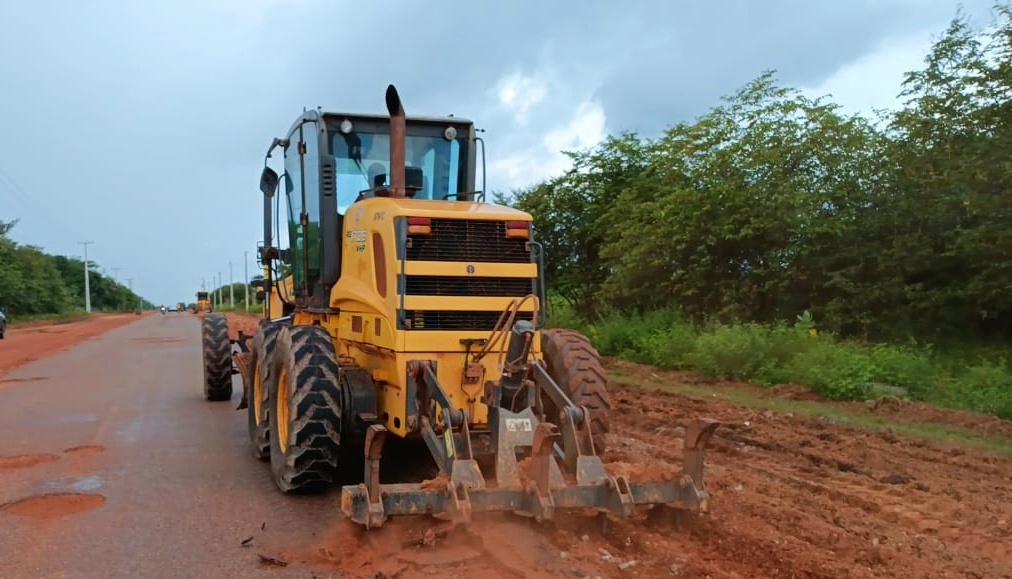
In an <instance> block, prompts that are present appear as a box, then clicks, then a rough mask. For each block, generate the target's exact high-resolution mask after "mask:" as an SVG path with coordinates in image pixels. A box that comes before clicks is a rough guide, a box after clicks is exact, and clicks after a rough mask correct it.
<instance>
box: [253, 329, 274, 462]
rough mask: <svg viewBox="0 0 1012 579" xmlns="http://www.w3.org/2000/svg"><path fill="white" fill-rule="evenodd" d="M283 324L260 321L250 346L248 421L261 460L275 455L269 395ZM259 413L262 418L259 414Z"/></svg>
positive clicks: (256, 451) (255, 455) (254, 448)
mask: <svg viewBox="0 0 1012 579" xmlns="http://www.w3.org/2000/svg"><path fill="white" fill-rule="evenodd" d="M280 329H281V324H279V323H277V322H270V321H264V322H261V323H260V327H259V328H257V332H256V334H254V335H253V344H252V347H251V348H250V358H249V372H247V375H248V376H249V380H250V385H249V392H248V393H247V396H248V397H249V400H248V404H247V406H246V417H247V420H246V424H247V427H248V430H249V441H250V446H251V447H252V449H253V456H254V457H255V458H256V459H257V460H267V459H268V458H270V455H271V440H270V432H269V429H270V404H269V403H268V400H269V397H268V396H267V384H269V383H270V380H269V378H270V376H271V364H270V362H271V355H272V354H273V353H274V344H275V343H276V342H277V339H278V331H279V330H280ZM258 414H259V418H258V417H257V415H258Z"/></svg>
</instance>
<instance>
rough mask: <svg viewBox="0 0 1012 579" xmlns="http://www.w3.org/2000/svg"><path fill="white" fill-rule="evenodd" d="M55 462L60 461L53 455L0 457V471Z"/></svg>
mask: <svg viewBox="0 0 1012 579" xmlns="http://www.w3.org/2000/svg"><path fill="white" fill-rule="evenodd" d="M57 460H60V457H58V456H56V455H55V454H19V455H15V456H0V470H13V469H16V468H28V467H31V466H36V465H39V464H46V463H49V462H56V461H57Z"/></svg>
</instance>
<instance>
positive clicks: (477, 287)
mask: <svg viewBox="0 0 1012 579" xmlns="http://www.w3.org/2000/svg"><path fill="white" fill-rule="evenodd" d="M533 284H534V280H532V279H530V278H522V277H471V276H466V277H463V276H461V277H457V276H454V277H442V276H435V275H409V276H407V279H406V280H405V286H404V295H408V296H476V297H495V298H503V297H507V298H522V297H524V296H526V295H527V294H530V293H532V292H533V291H534V285H533Z"/></svg>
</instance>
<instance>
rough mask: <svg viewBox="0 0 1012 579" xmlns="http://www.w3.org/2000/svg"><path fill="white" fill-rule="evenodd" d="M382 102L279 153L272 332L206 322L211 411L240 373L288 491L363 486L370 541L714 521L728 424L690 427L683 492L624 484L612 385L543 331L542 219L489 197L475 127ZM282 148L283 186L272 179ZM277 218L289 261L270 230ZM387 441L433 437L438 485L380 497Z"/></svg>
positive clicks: (359, 499) (326, 121)
mask: <svg viewBox="0 0 1012 579" xmlns="http://www.w3.org/2000/svg"><path fill="white" fill-rule="evenodd" d="M386 106H387V111H388V114H387V115H369V114H348V113H332V112H321V111H318V110H308V111H305V112H304V113H303V114H302V115H301V116H299V117H298V118H297V119H296V120H295V122H294V123H293V124H292V126H291V128H290V129H289V131H288V133H287V134H286V135H285V136H284V137H283V138H275V139H274V140H273V142H272V143H271V145H270V148H269V149H268V151H267V154H266V157H265V159H264V169H263V172H262V174H261V179H260V189H261V191H262V192H263V194H264V222H263V228H264V236H263V245H262V246H261V247H259V248H258V252H257V253H258V262H259V263H260V264H261V265H262V266H263V279H261V280H257V281H256V282H255V285H256V291H257V296H258V301H261V302H262V303H263V308H264V312H263V320H262V321H261V322H260V325H259V327H258V329H257V330H256V333H255V334H254V335H253V336H252V337H249V336H244V335H242V334H240V336H239V338H238V339H236V340H229V332H228V327H227V322H226V319H225V317H224V315H223V314H220V313H213V314H209V315H207V316H206V317H205V318H204V320H203V330H202V332H203V347H204V350H203V360H204V376H205V380H204V392H205V396H206V397H207V399H208V400H229V399H230V398H231V395H232V381H231V380H232V374H234V373H238V374H241V375H242V380H243V392H242V400H241V402H240V403H239V408H245V409H246V410H247V417H248V427H249V436H250V443H251V446H252V449H253V454H254V456H255V457H256V458H258V459H261V460H269V461H270V470H271V474H272V477H273V479H274V482H275V484H276V485H277V487H278V488H279V489H280V490H281V491H283V492H285V493H292V492H300V491H310V490H320V489H326V488H328V487H331V486H333V485H334V484H335V482H336V481H339V480H348V479H349V477H350V478H351V479H352V483H351V484H346V485H344V486H343V487H342V488H341V507H342V510H343V512H344V514H345V515H346V516H347V517H349V518H350V519H352V520H354V521H356V522H357V523H360V524H362V525H365V526H367V527H376V526H380V525H382V524H383V522H384V521H385V520H386V519H387V518H388V517H391V516H397V515H408V514H432V515H439V516H442V517H448V518H451V519H453V520H457V521H468V520H470V518H471V515H472V513H474V512H481V511H510V512H514V513H518V514H522V515H526V516H532V517H534V518H536V519H537V520H539V521H540V520H546V519H551V518H552V517H553V516H554V514H555V512H556V510H558V509H568V508H592V509H598V510H600V511H605V512H612V513H617V514H621V515H626V516H628V515H631V514H632V513H633V508H634V506H635V505H637V504H667V505H671V506H674V507H677V508H681V509H688V510H695V511H704V512H705V511H707V510H708V507H709V496H708V494H707V491H706V489H705V485H704V482H703V452H704V447H705V445H706V442H707V440H708V439H709V437H710V436H711V435H712V433H713V431H714V430H715V429H716V428H717V422H715V421H713V420H708V419H700V420H697V421H695V422H694V423H692V424H690V425H689V427H688V428H687V429H686V435H685V444H684V449H685V455H684V464H683V468H682V472H681V475H680V477H678V478H677V479H676V480H670V481H665V482H636V481H630V480H626V478H624V477H622V476H611V475H610V474H609V473H608V472H607V471H606V469H605V465H604V463H603V461H602V459H601V456H602V454H603V452H604V450H605V437H606V434H607V433H608V431H609V416H608V414H609V412H610V411H611V410H612V409H611V405H610V401H609V397H608V390H607V388H608V387H607V380H606V375H605V371H604V369H603V368H602V366H601V363H600V361H599V356H598V353H597V351H596V350H595V349H594V347H593V346H592V345H591V344H590V342H589V341H588V339H587V338H586V337H584V336H583V335H581V334H579V333H576V332H573V331H569V330H554V329H551V330H545V329H540V328H541V327H542V326H543V324H544V322H545V313H544V309H543V307H544V303H545V291H546V290H545V284H544V283H543V280H542V276H541V271H542V269H543V259H542V250H541V245H540V244H539V243H538V241H537V239H536V237H535V235H534V229H533V227H532V217H531V215H529V214H527V213H524V212H521V211H517V210H514V209H511V208H508V207H503V206H499V205H495V204H491V203H487V202H486V201H485V198H484V197H485V196H484V193H483V190H484V187H482V191H477V190H476V188H475V180H476V166H477V159H478V153H479V151H480V152H481V153H482V155H481V156H482V161H484V143H483V142H482V140H481V139H480V138H478V137H477V136H476V130H475V127H474V125H473V123H472V122H470V121H468V120H465V119H461V118H456V117H448V118H427V117H425V118H423V117H406V116H405V113H404V109H403V107H402V105H401V100H400V97H399V96H398V93H397V90H396V89H395V88H394V87H393V86H392V85H391V86H389V87H388V88H387V92H386ZM479 146H480V149H479ZM279 148H280V149H281V150H282V151H284V170H283V172H282V174H281V175H280V176H279V175H278V173H277V172H276V171H275V170H273V169H272V168H270V167H269V166H268V165H269V159H270V158H271V154H272V153H273V152H274V151H275V150H276V149H279ZM483 164H484V163H483ZM483 179H484V177H483ZM279 190H281V191H283V193H284V195H285V198H286V201H287V210H286V211H281V210H280V209H278V208H276V207H277V205H278V204H277V201H278V199H279V198H280V195H277V193H278V192H279ZM282 216H288V217H287V218H285V220H286V223H285V225H286V229H287V240H286V241H287V248H285V249H281V248H280V247H279V246H280V245H281V244H280V242H279V241H278V240H276V239H275V235H274V231H273V227H272V225H273V223H274V221H275V219H281V218H282ZM278 233H279V235H278V237H280V232H278ZM280 269H284V270H285V271H284V273H280V272H279V270H280ZM230 342H231V343H232V344H236V345H237V346H238V351H237V352H235V353H234V355H233V352H232V351H231V350H232V347H231V346H230ZM619 410H621V409H619ZM391 437H396V438H399V439H404V440H406V441H412V440H413V441H424V447H425V448H426V449H427V453H428V454H431V457H432V462H433V463H434V464H435V466H436V467H438V469H439V471H440V476H439V478H440V479H441V482H442V483H443V484H425V483H424V482H410V483H409V482H403V481H401V482H393V483H387V482H384V483H381V477H380V463H381V457H382V454H383V450H384V445H385V443H386V442H387V439H388V438H391ZM417 444H418V445H419V448H421V445H422V442H418V443H417ZM348 457H351V458H348ZM387 470H389V469H387ZM385 472H386V471H385ZM384 478H388V477H384Z"/></svg>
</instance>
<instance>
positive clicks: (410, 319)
mask: <svg viewBox="0 0 1012 579" xmlns="http://www.w3.org/2000/svg"><path fill="white" fill-rule="evenodd" d="M501 315H502V312H469V311H434V310H429V311H420V310H407V311H405V312H404V320H405V324H404V327H405V329H406V330H477V331H486V332H490V331H492V329H493V328H495V323H496V322H497V321H499V316H501ZM532 319H533V316H532V314H531V312H518V313H517V316H516V318H515V320H527V321H531V320H532Z"/></svg>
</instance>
